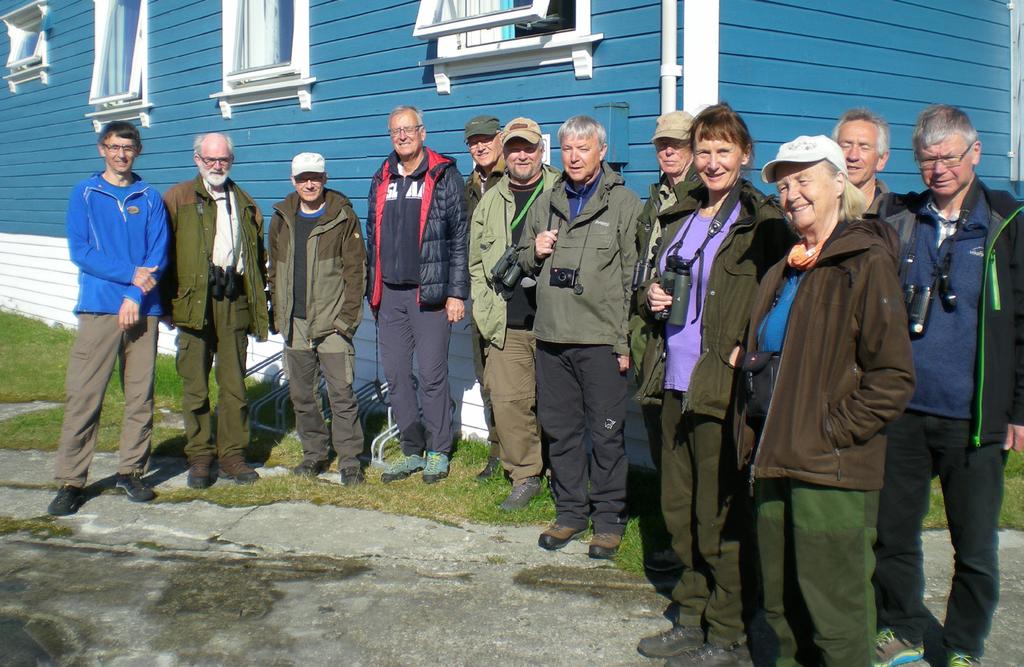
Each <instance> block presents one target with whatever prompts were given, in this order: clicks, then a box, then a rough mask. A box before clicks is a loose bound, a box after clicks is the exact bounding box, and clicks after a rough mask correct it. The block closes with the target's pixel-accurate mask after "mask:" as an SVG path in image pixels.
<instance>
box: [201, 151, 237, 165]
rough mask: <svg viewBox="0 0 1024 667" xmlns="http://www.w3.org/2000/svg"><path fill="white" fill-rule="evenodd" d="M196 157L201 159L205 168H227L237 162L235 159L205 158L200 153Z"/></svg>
mask: <svg viewBox="0 0 1024 667" xmlns="http://www.w3.org/2000/svg"><path fill="white" fill-rule="evenodd" d="M196 157H197V158H199V161H200V162H202V163H203V166H205V167H212V166H213V165H215V164H219V165H222V166H225V167H227V166H228V165H230V164H231V163H232V162H234V161H235V158H233V157H203V156H202V155H199V154H198V153H196Z"/></svg>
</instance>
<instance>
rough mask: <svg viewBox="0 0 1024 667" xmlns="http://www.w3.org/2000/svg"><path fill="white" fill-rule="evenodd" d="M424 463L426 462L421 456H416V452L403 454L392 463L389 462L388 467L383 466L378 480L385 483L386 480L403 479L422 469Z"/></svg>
mask: <svg viewBox="0 0 1024 667" xmlns="http://www.w3.org/2000/svg"><path fill="white" fill-rule="evenodd" d="M426 465H427V462H426V461H425V460H424V458H423V457H422V456H418V455H416V454H410V455H408V456H406V455H405V454H403V455H402V458H400V459H398V460H397V461H395V462H394V463H389V464H388V467H386V468H384V472H383V474H381V476H380V481H382V482H384V483H385V484H387V483H388V482H397V481H398V480H400V479H405V478H406V477H408V476H409V475H411V474H413V473H416V472H419V471H420V470H423V468H424V467H426Z"/></svg>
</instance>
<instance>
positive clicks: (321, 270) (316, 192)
mask: <svg viewBox="0 0 1024 667" xmlns="http://www.w3.org/2000/svg"><path fill="white" fill-rule="evenodd" d="M292 185H293V186H294V187H295V192H293V193H291V194H290V195H288V196H287V197H286V198H285V199H284V200H283V201H280V202H278V203H276V204H274V217H273V219H272V220H271V221H270V272H269V276H268V278H269V283H270V288H271V292H272V295H273V303H274V320H275V322H274V324H275V325H276V327H277V329H278V330H279V331H280V332H281V334H282V335H283V336H284V340H285V361H286V362H287V364H288V386H289V392H290V394H291V399H292V406H293V407H294V408H295V430H296V431H298V434H299V440H301V441H302V463H300V464H299V465H298V467H296V468H295V469H294V470H293V471H292V472H293V473H294V474H296V475H305V476H309V477H315V476H317V475H319V474H320V473H322V472H324V471H325V470H326V469H327V455H328V451H327V442H328V440H330V441H331V442H332V444H333V445H334V451H335V452H336V453H337V455H338V471H339V474H340V476H341V483H342V484H343V485H345V486H351V485H356V484H360V483H362V482H363V473H362V471H361V470H360V467H359V460H358V458H356V457H358V456H359V454H361V453H362V451H363V431H362V428H361V427H360V425H359V415H358V405H357V403H356V398H355V395H354V394H353V393H352V380H353V376H354V372H355V369H354V365H353V362H354V361H355V349H354V348H353V346H352V337H353V336H354V335H355V332H356V327H358V326H359V322H360V321H361V320H362V315H363V293H364V292H365V290H366V247H365V246H364V245H363V238H362V233H361V231H360V229H361V228H360V225H359V218H358V217H357V216H356V213H355V211H353V210H352V203H351V202H350V201H349V199H348V197H346V196H345V195H343V194H341V193H340V192H338V191H337V190H329V189H327V187H326V185H327V167H326V164H325V162H324V158H323V156H322V155H320V154H318V153H299V154H298V155H296V156H295V158H294V159H293V160H292ZM314 269H315V270H314ZM321 374H323V377H324V379H325V380H326V381H327V394H328V396H329V397H330V403H331V425H330V428H328V426H327V424H325V423H324V418H323V412H322V411H321V408H320V400H319V395H318V394H319V391H318V387H319V384H320V382H319V380H320V375H321Z"/></svg>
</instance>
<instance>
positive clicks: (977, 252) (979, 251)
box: [971, 246, 985, 257]
mask: <svg viewBox="0 0 1024 667" xmlns="http://www.w3.org/2000/svg"><path fill="white" fill-rule="evenodd" d="M971 254H972V255H973V256H975V257H984V256H985V248H984V247H983V246H978V247H977V248H971Z"/></svg>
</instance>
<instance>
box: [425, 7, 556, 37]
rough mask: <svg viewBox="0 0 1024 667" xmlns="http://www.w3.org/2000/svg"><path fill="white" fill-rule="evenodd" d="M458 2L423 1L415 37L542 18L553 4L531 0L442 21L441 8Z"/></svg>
mask: <svg viewBox="0 0 1024 667" xmlns="http://www.w3.org/2000/svg"><path fill="white" fill-rule="evenodd" d="M457 1H459V0H420V10H419V13H418V14H417V15H416V26H415V27H414V28H413V30H412V34H413V37H419V38H420V39H434V38H437V37H441V36H442V35H455V34H458V33H460V32H468V31H470V30H484V29H487V28H496V27H498V26H506V25H512V24H514V23H526V22H529V21H539V20H540V19H542V18H544V17H545V16H547V14H548V5H549V4H550V2H549V0H531V2H530V4H529V5H527V6H525V7H518V8H512V9H505V10H498V11H492V12H486V13H480V14H475V15H472V16H465V17H461V18H451V19H448V20H446V21H445V20H442V19H441V11H442V9H443V8H444V5H445V4H446V3H451V2H457Z"/></svg>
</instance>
